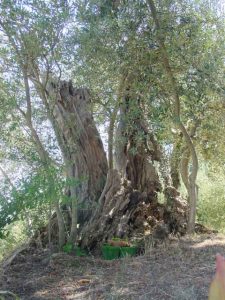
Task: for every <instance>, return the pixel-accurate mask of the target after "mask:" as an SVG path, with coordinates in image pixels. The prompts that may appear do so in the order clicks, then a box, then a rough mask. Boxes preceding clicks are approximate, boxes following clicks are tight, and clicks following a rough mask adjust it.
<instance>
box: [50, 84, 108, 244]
mask: <svg viewBox="0 0 225 300" xmlns="http://www.w3.org/2000/svg"><path fill="white" fill-rule="evenodd" d="M47 93H48V97H49V99H50V101H51V106H52V107H53V117H54V119H55V120H54V122H55V123H56V126H57V130H58V133H59V136H60V140H58V142H59V144H60V143H62V142H63V143H64V145H63V147H61V149H62V151H63V157H64V160H65V166H66V173H67V177H68V178H69V179H72V182H71V188H70V192H69V193H70V196H71V198H72V199H71V200H72V215H73V218H72V228H71V236H72V238H73V239H74V238H75V236H76V227H77V225H76V218H77V216H76V215H77V212H76V208H78V223H80V224H83V223H84V222H85V221H87V220H88V219H89V217H90V216H91V213H92V211H93V209H94V208H95V207H96V205H97V200H98V198H99V197H100V195H101V192H102V190H103V187H104V185H105V181H106V176H107V169H108V166H107V159H106V154H105V151H104V148H103V144H102V141H101V138H100V135H99V133H98V130H97V128H96V125H95V123H94V119H93V116H92V112H91V100H90V95H89V92H88V90H87V89H76V88H74V87H73V86H72V83H71V82H67V81H58V82H55V81H54V80H51V79H50V80H49V83H48V87H47Z"/></svg>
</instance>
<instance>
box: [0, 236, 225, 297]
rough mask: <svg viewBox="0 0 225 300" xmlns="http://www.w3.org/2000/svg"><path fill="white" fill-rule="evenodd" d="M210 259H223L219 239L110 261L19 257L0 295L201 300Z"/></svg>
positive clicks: (223, 240)
mask: <svg viewBox="0 0 225 300" xmlns="http://www.w3.org/2000/svg"><path fill="white" fill-rule="evenodd" d="M216 253H221V254H225V236H222V235H215V234H214V235H201V236H195V237H185V238H182V239H180V240H173V241H171V242H170V245H168V246H167V247H164V246H163V245H162V246H159V247H158V248H154V249H149V251H148V253H147V254H145V255H143V256H138V257H134V258H124V259H118V260H114V261H106V260H103V259H101V258H96V257H91V256H90V257H75V256H72V255H68V254H64V253H59V254H53V255H51V254H50V253H49V252H48V251H47V250H46V251H40V250H35V251H31V250H29V251H23V252H22V253H21V254H19V255H18V256H17V257H16V259H15V260H14V261H13V262H12V264H11V265H10V266H8V267H7V268H6V269H5V270H2V274H1V275H2V276H1V279H0V290H8V291H12V292H14V293H16V294H17V295H18V296H19V297H20V299H22V300H43V299H46V300H72V299H74V300H75V299H79V300H81V299H91V300H98V299H124V300H125V299H127V300H128V299H131V300H133V299H135V300H136V299H141V300H144V299H154V300H164V299H176V300H197V299H198V300H203V299H207V294H208V289H209V285H210V282H211V280H212V277H213V274H214V273H215V255H216ZM8 299H10V298H8Z"/></svg>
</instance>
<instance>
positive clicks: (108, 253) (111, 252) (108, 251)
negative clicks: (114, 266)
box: [102, 245, 120, 260]
mask: <svg viewBox="0 0 225 300" xmlns="http://www.w3.org/2000/svg"><path fill="white" fill-rule="evenodd" d="M102 254H103V257H104V259H107V260H112V259H117V258H119V255H120V247H116V246H109V245H104V246H102Z"/></svg>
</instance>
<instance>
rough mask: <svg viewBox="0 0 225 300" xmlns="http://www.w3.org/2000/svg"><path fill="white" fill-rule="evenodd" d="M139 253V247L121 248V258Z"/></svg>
mask: <svg viewBox="0 0 225 300" xmlns="http://www.w3.org/2000/svg"><path fill="white" fill-rule="evenodd" d="M136 253H137V247H134V246H133V247H121V248H120V256H121V257H126V256H134V255H135V254H136Z"/></svg>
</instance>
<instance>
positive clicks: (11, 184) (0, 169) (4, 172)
mask: <svg viewBox="0 0 225 300" xmlns="http://www.w3.org/2000/svg"><path fill="white" fill-rule="evenodd" d="M0 171H1V172H2V174H3V176H4V177H5V179H6V180H7V182H8V183H9V185H10V186H11V187H12V189H14V190H16V187H15V186H14V184H13V183H12V181H11V179H10V178H9V176H8V174H7V173H6V171H5V170H4V169H3V168H2V167H1V166H0Z"/></svg>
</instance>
